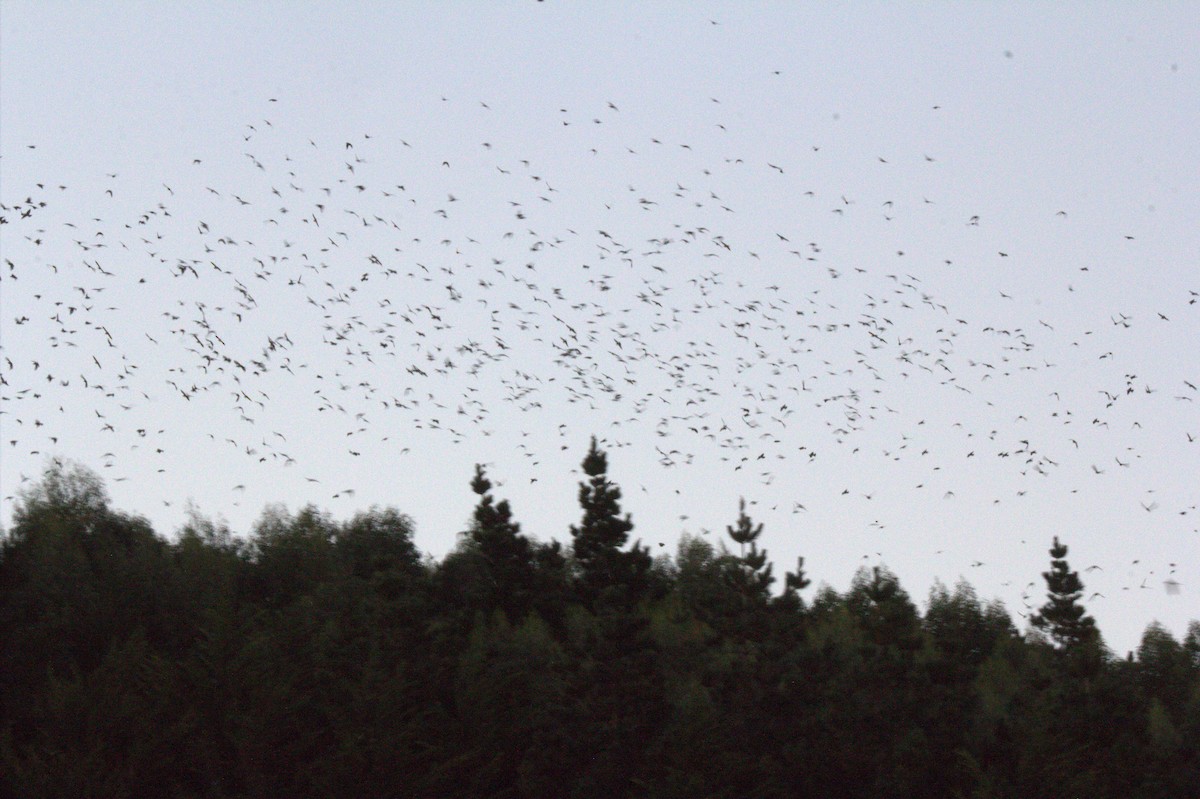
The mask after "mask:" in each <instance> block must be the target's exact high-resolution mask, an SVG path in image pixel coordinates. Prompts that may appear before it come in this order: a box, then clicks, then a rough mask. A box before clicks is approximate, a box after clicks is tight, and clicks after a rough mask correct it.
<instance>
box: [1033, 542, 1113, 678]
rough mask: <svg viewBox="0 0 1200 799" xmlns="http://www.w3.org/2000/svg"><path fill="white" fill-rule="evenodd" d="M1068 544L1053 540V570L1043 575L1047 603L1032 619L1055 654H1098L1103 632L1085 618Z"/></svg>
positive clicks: (1091, 619) (1051, 567) (1081, 591)
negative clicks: (1068, 557) (1046, 637)
mask: <svg viewBox="0 0 1200 799" xmlns="http://www.w3.org/2000/svg"><path fill="white" fill-rule="evenodd" d="M1066 557H1067V545H1066V544H1063V543H1060V542H1059V540H1058V536H1055V537H1054V545H1053V546H1052V547H1050V558H1051V560H1050V571H1048V572H1042V577H1044V578H1045V580H1046V588H1047V590H1048V593H1047V594H1046V598H1047V601H1046V604H1045V605H1043V606H1042V607H1041V609H1040V610H1039V611H1038V612H1037V613H1034V614H1033V615H1032V616H1030V618H1029V621H1030V622H1031V623H1032V624H1033V626H1034V627H1036V628H1038V629H1039V630H1042V631H1043V632H1045V633H1046V634H1047V635H1048V636H1049V637H1050V641H1051V642H1052V643H1053V645H1054V648H1055V650H1056V651H1058V652H1060V653H1063V654H1066V655H1070V656H1080V655H1084V654H1089V653H1091V654H1096V653H1097V652H1098V649H1099V645H1100V633H1099V631H1098V630H1097V629H1096V620H1095V619H1093V618H1092V617H1091V616H1087V615H1085V610H1084V608H1083V606H1082V605H1080V604H1079V598H1080V597H1081V596H1083V582H1082V581H1081V580H1080V579H1079V573H1078V572H1073V571H1071V568H1070V566H1069V565H1067V560H1066Z"/></svg>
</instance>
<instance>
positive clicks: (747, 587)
mask: <svg viewBox="0 0 1200 799" xmlns="http://www.w3.org/2000/svg"><path fill="white" fill-rule="evenodd" d="M725 530H726V532H727V533H728V534H729V537H730V538H732V539H733V540H734V542H735V543H737V545H738V558H737V560H736V561H735V562H734V564H732V565H733V568H732V569H728V570H726V576H727V579H728V580H729V581H730V583H731V584H732V586H733V588H734V590H736V591H737V592H738V593H739V594H740V595H741V596H742V597H743V599H744V601H745V602H747V603H755V604H757V603H765V602H766V601H767V600H768V598H769V597H770V592H771V584H772V583H773V582H775V578H774V577H773V576H772V574H771V570H772V565H771V564H770V563H768V562H767V553H766V551H764V550H760V549H759V548H758V543H757V539H758V537H759V536H760V535H761V534H762V531H763V526H762V524H758V525H756V524H754V522H753V521H752V520H751V519H750V517H749V516H747V515H746V500H745V499H741V500H739V502H738V519H737V526H736V527H733V526H726V528H725ZM747 548H748V549H747Z"/></svg>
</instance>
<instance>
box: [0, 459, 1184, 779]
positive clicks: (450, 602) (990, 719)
mask: <svg viewBox="0 0 1200 799" xmlns="http://www.w3.org/2000/svg"><path fill="white" fill-rule="evenodd" d="M584 471H585V473H586V475H587V477H588V480H587V482H585V483H584V484H582V485H581V487H580V494H579V498H580V503H581V505H582V508H583V512H584V515H583V519H582V521H581V523H580V524H579V525H578V526H577V527H573V528H572V529H571V531H570V533H571V541H572V547H571V548H570V550H569V551H564V550H563V549H562V548H561V547H560V545H559V544H557V543H554V542H551V543H548V544H543V543H539V542H536V541H534V540H532V539H530V538H528V537H526V536H524V535H523V534H522V533H521V532H520V527H519V525H518V524H517V523H516V521H515V520H514V518H513V513H512V510H511V508H510V507H509V505H508V503H507V502H505V501H503V500H501V501H497V500H495V499H494V498H493V496H492V494H491V489H492V484H491V482H490V481H489V480H488V479H487V477H486V475H485V474H484V472H483V469H482V468H479V469H477V471H476V474H475V476H474V480H473V481H472V483H471V487H472V489H473V490H474V492H475V493H476V495H477V496H478V497H479V504H478V505H477V507H476V509H475V513H474V515H473V517H472V519H471V521H470V523H469V526H468V529H467V531H466V532H465V533H464V535H463V537H462V539H461V541H460V545H459V547H458V548H457V549H456V550H455V551H454V552H452V553H451V554H450V555H448V556H447V557H446V558H444V559H443V560H442V561H441V562H440V563H435V562H432V561H430V560H423V559H422V556H421V554H420V553H419V552H418V551H417V549H416V547H415V546H414V545H413V540H412V534H413V525H412V522H411V520H409V519H408V518H407V517H406V516H404V515H402V514H400V513H399V512H397V511H395V510H391V509H383V510H381V509H375V508H373V509H371V510H369V511H367V512H365V513H361V514H359V515H357V516H355V517H354V518H353V519H351V520H350V521H348V522H344V523H339V522H336V521H334V520H333V519H331V518H330V517H328V516H327V515H326V514H324V513H322V512H320V511H318V510H316V509H315V508H305V509H302V510H301V511H299V512H298V513H296V514H294V515H293V514H290V513H288V512H286V511H284V510H282V509H270V510H268V511H267V512H266V513H265V514H264V515H263V517H262V519H261V521H260V522H259V523H258V525H256V527H255V529H254V531H253V532H252V533H251V534H250V535H249V536H247V537H245V538H240V537H235V536H233V535H232V534H231V533H230V532H229V531H228V530H227V529H225V528H223V527H221V526H219V525H216V524H213V523H211V522H209V521H206V520H204V519H202V518H198V517H197V518H193V519H192V520H191V522H189V524H188V525H187V526H186V527H185V528H184V529H183V530H182V531H181V532H180V533H179V534H178V535H177V536H175V537H174V539H173V540H167V539H164V538H162V537H160V536H158V535H156V534H155V533H154V531H153V530H151V529H150V527H149V525H148V524H147V523H146V522H145V521H143V520H141V519H139V518H137V517H134V516H129V515H127V514H123V513H120V512H118V511H115V510H113V509H112V508H110V507H109V502H108V498H107V496H106V494H105V492H104V488H103V485H102V484H101V482H100V481H99V479H98V478H97V477H96V476H95V475H93V474H91V473H89V472H87V471H86V470H83V469H80V468H72V467H65V466H54V467H52V468H51V469H50V470H48V471H47V472H46V474H45V475H44V477H43V479H42V482H41V483H40V484H39V485H38V486H36V487H34V488H33V489H31V490H29V491H27V492H26V493H25V495H24V496H23V497H22V499H21V502H20V503H19V505H18V509H17V512H16V515H15V518H14V523H13V527H12V529H11V531H10V532H9V533H8V534H7V535H6V536H5V537H4V539H3V541H2V543H0V629H2V630H3V635H2V636H0V675H2V679H0V795H5V796H22V797H58V796H79V797H88V796H97V797H99V796H104V797H142V796H145V797H213V798H214V799H215V798H216V797H235V796H236V797H259V796H262V797H275V796H289V797H310V796H312V797H316V796H321V797H330V796H378V797H425V796H439V797H526V796H527V797H546V796H563V797H605V798H606V799H607V798H608V797H621V796H637V797H694V796H706V797H730V798H731V799H732V798H733V797H747V796H753V797H809V796H812V797H818V796H819V797H846V798H850V797H977V798H979V799H983V798H984V797H993V798H998V797H1020V798H1021V799H1025V798H1026V797H1030V798H1036V797H1067V796H1088V797H1122V799H1124V798H1125V797H1132V798H1134V799H1136V798H1138V797H1144V798H1145V799H1151V798H1155V799H1157V798H1158V797H1164V798H1165V797H1178V796H1186V795H1191V794H1193V793H1194V792H1195V787H1196V786H1197V785H1200V744H1198V743H1197V742H1198V741H1200V623H1194V624H1193V625H1192V627H1191V629H1190V630H1189V633H1188V635H1187V636H1186V638H1185V639H1184V640H1183V641H1182V642H1181V641H1177V640H1176V639H1175V638H1174V637H1173V636H1172V635H1171V634H1170V633H1169V632H1168V631H1166V630H1165V629H1163V628H1162V627H1161V626H1158V625H1151V626H1150V627H1149V628H1147V630H1146V632H1145V635H1144V636H1143V639H1142V643H1141V645H1140V646H1139V647H1138V649H1137V652H1136V653H1130V655H1129V656H1128V657H1127V658H1116V657H1114V656H1112V655H1111V654H1110V653H1108V652H1107V650H1105V649H1104V647H1103V644H1102V642H1101V638H1100V635H1099V631H1098V630H1097V629H1096V626H1095V623H1094V621H1092V619H1091V618H1090V617H1089V616H1087V614H1086V610H1085V609H1084V607H1083V606H1082V604H1081V603H1080V597H1081V596H1082V591H1083V586H1082V583H1081V582H1080V580H1079V577H1078V575H1077V574H1076V573H1075V572H1072V571H1071V570H1070V568H1069V566H1068V564H1067V562H1066V554H1067V548H1066V547H1065V546H1064V545H1062V544H1061V543H1060V542H1059V541H1058V540H1057V539H1056V540H1055V542H1054V546H1053V548H1052V549H1051V568H1050V570H1049V571H1048V572H1046V573H1045V575H1044V576H1045V579H1046V583H1047V591H1048V599H1047V603H1046V605H1045V606H1043V608H1042V609H1041V610H1040V612H1039V613H1038V614H1037V615H1036V616H1035V617H1034V620H1033V623H1034V625H1035V627H1034V628H1033V629H1032V630H1031V631H1030V632H1029V633H1028V634H1025V635H1022V634H1021V633H1019V632H1018V631H1017V629H1016V628H1015V627H1014V626H1013V624H1012V622H1011V620H1010V619H1009V617H1008V614H1007V613H1006V612H1005V610H1004V608H1003V607H1002V606H1001V605H999V604H998V603H983V602H981V601H980V600H979V599H978V598H977V597H976V595H975V593H974V591H973V590H972V588H971V587H970V586H969V585H967V584H966V583H960V584H959V585H957V586H955V588H954V589H953V591H951V590H948V589H946V588H945V587H943V586H940V585H939V586H936V587H935V588H934V590H933V591H932V592H931V593H930V596H929V599H928V603H927V607H926V610H925V612H924V614H923V615H922V613H921V612H920V611H919V609H918V608H917V606H916V605H915V604H914V603H913V601H912V600H911V598H910V597H909V595H908V593H907V592H906V591H905V590H904V589H903V588H902V587H901V585H900V581H899V579H898V578H897V577H896V576H895V575H894V574H892V573H891V572H889V571H888V570H886V569H884V568H881V567H880V568H875V569H871V570H866V569H863V570H860V571H859V573H858V574H857V575H855V577H854V580H853V582H852V584H851V586H850V589H849V590H848V591H847V592H846V593H845V594H839V593H838V592H836V591H834V590H832V589H830V588H827V587H823V588H821V589H819V590H817V591H816V593H815V595H813V596H811V597H808V598H805V597H803V596H801V592H802V591H804V590H805V589H806V588H807V587H808V585H809V580H808V578H807V576H806V575H805V574H804V569H803V559H801V561H800V563H799V564H798V566H797V569H796V571H795V572H794V573H791V574H788V575H786V577H785V579H784V581H783V582H784V585H783V592H782V594H774V593H773V592H772V587H773V584H774V579H773V576H772V567H771V564H770V563H769V561H768V560H767V553H766V552H765V551H763V550H761V549H759V547H758V544H757V540H758V538H759V536H760V534H761V532H762V525H761V524H755V523H754V522H753V520H752V519H751V518H750V517H749V516H748V514H747V513H746V506H745V503H742V505H741V506H740V508H739V513H738V517H737V519H736V521H735V523H734V524H732V525H730V526H729V527H728V528H727V533H728V536H729V543H728V544H720V545H713V544H710V543H709V542H707V541H705V540H703V539H699V538H686V537H685V539H684V540H683V541H681V542H680V545H679V549H678V552H677V553H676V555H675V557H674V558H673V559H666V558H662V559H660V560H659V561H657V562H654V561H652V560H651V558H650V556H649V554H648V552H647V551H646V550H645V549H644V548H643V547H641V546H640V545H638V544H633V545H630V544H629V535H630V533H631V532H632V529H633V526H632V522H631V520H630V519H629V517H628V516H622V514H621V509H620V502H619V500H620V490H619V489H618V488H617V487H616V486H615V485H614V484H613V483H611V482H610V481H609V479H608V476H607V461H606V458H605V455H604V453H603V452H601V451H600V449H599V448H598V446H597V444H596V442H595V441H594V440H593V442H592V446H591V448H590V451H589V452H588V455H587V458H586V459H585V461H584Z"/></svg>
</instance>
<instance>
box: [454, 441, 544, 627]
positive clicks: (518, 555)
mask: <svg viewBox="0 0 1200 799" xmlns="http://www.w3.org/2000/svg"><path fill="white" fill-rule="evenodd" d="M471 490H472V491H474V492H475V493H476V494H478V495H479V504H478V505H476V506H475V514H474V518H473V519H472V523H471V528H470V529H469V530H468V531H467V540H468V546H469V547H470V548H471V549H472V550H473V551H474V552H475V553H476V554H477V555H478V557H479V558H480V559H481V560H482V562H483V571H484V572H485V573H486V575H487V577H486V580H485V582H486V585H485V586H482V588H483V593H484V594H485V595H486V599H485V600H484V603H485V605H486V606H487V609H491V608H495V607H500V608H502V609H503V610H504V612H505V614H506V615H507V616H508V618H509V620H510V621H512V622H517V621H519V620H520V618H521V617H522V616H523V615H524V614H525V613H526V612H527V611H528V610H529V608H530V606H531V603H532V601H533V599H534V598H533V597H532V596H531V592H532V591H533V589H534V571H535V568H536V567H535V565H534V547H533V545H532V543H531V542H530V540H529V539H528V538H526V537H525V536H524V535H522V534H521V526H520V525H519V524H518V523H517V522H515V521H513V516H512V509H511V508H510V507H509V504H508V500H501V501H500V502H498V503H497V502H496V501H495V500H494V499H493V497H492V495H491V490H492V482H491V481H490V480H488V479H487V475H486V474H485V473H484V470H483V466H481V465H479V464H476V465H475V477H474V479H472V480H471Z"/></svg>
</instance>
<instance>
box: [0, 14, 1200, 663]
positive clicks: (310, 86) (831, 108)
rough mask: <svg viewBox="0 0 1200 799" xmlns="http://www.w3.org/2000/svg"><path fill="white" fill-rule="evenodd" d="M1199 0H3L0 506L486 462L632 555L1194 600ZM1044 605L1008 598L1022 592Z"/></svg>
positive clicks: (436, 505)
mask: <svg viewBox="0 0 1200 799" xmlns="http://www.w3.org/2000/svg"><path fill="white" fill-rule="evenodd" d="M1198 35H1200V9H1198V8H1197V7H1196V6H1195V5H1191V4H1109V5H1105V6H1103V7H1102V8H1101V7H1097V6H1095V5H1094V4H1083V3H1062V4H1054V5H1049V4H1022V3H1011V4H986V5H985V4H950V3H946V4H926V3H919V4H907V3H887V4H884V3H854V4H834V3H653V4H646V3H616V2H613V3H591V4H584V3H567V2H555V1H554V0H549V1H548V2H498V3H486V4H485V3H403V4H399V3H397V4H390V3H357V4H347V3H324V4H321V3H305V4H284V3H257V4H244V3H210V4H179V3H171V4H163V3H136V2H129V3H121V4H117V5H115V6H113V7H109V6H104V5H96V4H82V3H61V2H12V1H10V0H6V1H5V2H3V3H0V62H2V64H3V69H0V202H2V203H3V204H4V206H5V208H4V209H3V212H2V215H3V216H4V218H5V223H6V224H4V225H3V226H0V252H2V256H3V259H4V263H3V267H2V272H0V347H2V350H3V352H2V353H0V355H2V357H3V362H2V364H0V368H2V369H3V371H2V372H0V374H2V375H3V378H4V380H3V385H0V441H2V445H0V496H2V497H3V500H2V505H0V518H2V519H3V523H4V524H5V525H9V524H11V514H12V510H13V507H14V498H15V497H18V496H19V494H20V492H21V491H22V490H27V489H28V488H29V486H31V485H34V484H35V483H36V481H37V479H38V477H39V475H40V474H41V472H42V470H43V469H44V468H45V467H46V466H47V464H48V463H49V462H50V459H52V458H64V459H68V460H71V461H75V462H78V463H81V464H83V465H85V466H87V467H89V468H91V469H94V470H95V471H96V472H97V473H98V474H99V475H101V476H102V477H103V478H104V480H105V482H106V485H107V488H108V491H109V493H110V495H111V497H112V503H113V505H114V506H115V507H116V508H118V509H121V510H124V511H126V512H130V513H135V514H140V515H143V516H145V517H146V518H147V519H149V520H150V521H151V522H152V523H153V524H154V526H155V528H156V529H157V530H158V531H159V532H160V533H163V534H164V535H172V534H174V533H175V532H177V531H178V530H179V529H180V528H181V527H182V526H183V524H184V523H185V522H186V520H187V518H188V512H189V508H192V509H193V510H194V511H197V512H199V513H200V514H202V515H204V516H207V517H212V518H215V519H221V520H224V521H225V522H226V523H227V524H228V525H229V527H230V529H231V530H233V531H234V532H235V533H237V534H246V533H248V532H249V531H250V530H252V529H253V526H254V523H255V520H256V519H258V518H259V517H260V515H261V514H262V512H263V510H264V508H265V507H266V506H268V505H272V504H282V505H283V506H285V507H286V508H288V509H289V510H291V511H293V512H294V511H296V510H298V509H299V508H301V507H303V506H304V505H306V504H309V503H312V504H314V505H316V506H317V507H318V508H321V509H323V510H326V511H328V512H329V513H330V514H331V515H332V516H333V517H334V518H336V519H345V518H349V517H350V516H351V515H352V514H353V513H354V512H356V511H359V510H365V509H366V508H368V507H370V506H371V505H381V506H384V505H390V506H394V507H397V508H399V509H400V510H401V511H402V512H404V513H407V514H408V515H410V516H411V517H412V518H413V519H414V521H415V523H416V542H417V544H418V546H419V547H420V548H421V549H422V550H423V551H426V552H428V553H430V554H432V555H433V556H434V557H441V556H442V555H444V554H445V553H446V552H448V551H449V550H450V549H451V548H452V547H453V546H454V545H455V542H456V541H457V540H458V536H459V534H460V533H461V532H462V531H463V530H464V529H466V527H467V525H468V522H469V519H470V515H471V511H472V508H473V507H474V504H475V500H476V497H475V495H474V494H473V493H472V492H471V490H470V480H471V477H472V475H473V472H474V465H475V464H477V463H479V464H484V465H485V467H486V469H487V471H488V474H489V476H490V477H491V478H492V479H493V480H494V481H495V482H496V483H497V487H496V488H495V490H494V493H495V494H496V495H497V497H500V498H507V499H508V500H509V501H510V502H511V504H512V506H513V510H514V513H515V516H516V518H517V520H518V521H519V522H520V523H521V525H522V529H523V531H524V532H526V533H528V534H530V535H532V536H534V537H536V538H538V539H541V540H547V539H550V538H557V539H559V540H562V541H564V542H566V541H569V528H570V525H571V524H572V523H574V522H577V521H578V518H579V516H580V510H579V507H578V502H577V493H578V483H579V481H580V479H581V476H582V475H581V471H580V469H579V464H580V462H581V461H582V459H583V456H584V454H585V453H586V450H587V447H588V442H589V439H590V437H591V436H593V435H594V436H596V437H597V438H598V439H599V440H600V442H601V447H602V448H603V449H605V450H606V451H607V453H608V459H609V476H610V477H611V478H612V479H613V481H614V482H616V483H617V484H618V485H619V486H620V487H621V489H622V491H623V502H622V504H623V508H624V509H625V510H626V511H628V512H630V513H631V514H632V518H633V522H634V525H635V528H634V533H633V535H634V537H636V538H639V539H640V540H641V541H642V542H643V543H645V544H647V545H649V546H650V547H651V548H652V550H653V551H654V552H655V553H673V552H674V549H675V546H676V544H677V542H678V540H679V538H680V536H681V535H682V534H685V533H686V534H689V535H693V536H696V535H700V536H706V537H707V538H709V539H710V540H713V541H714V542H715V541H718V540H720V539H721V538H722V537H724V531H725V528H726V526H727V525H729V524H732V523H733V522H734V521H735V519H736V516H737V509H738V500H739V498H741V497H744V498H745V499H746V501H747V504H748V510H749V512H750V514H751V515H752V516H753V517H754V519H755V520H756V521H759V522H762V523H763V524H764V532H763V534H762V538H761V539H760V543H761V544H762V546H764V547H765V548H766V549H767V550H768V551H769V554H770V557H771V560H772V561H773V562H774V563H775V564H776V574H777V575H778V576H780V577H781V576H782V574H783V572H784V571H786V570H789V569H791V568H793V567H794V565H795V562H796V558H797V557H803V558H804V559H805V567H806V570H807V572H808V574H809V576H810V577H812V578H813V580H814V584H815V585H814V587H813V588H810V589H808V592H809V593H810V595H811V592H813V591H814V590H816V585H819V584H821V583H825V584H828V585H830V586H832V587H834V588H835V589H838V590H844V589H845V588H847V587H848V585H849V583H850V580H851V578H852V576H853V574H854V572H855V570H856V569H857V568H859V567H860V566H868V567H870V566H877V565H884V566H886V567H887V568H889V569H891V570H892V571H893V572H895V573H896V574H897V575H898V576H899V578H900V580H901V583H902V585H903V586H904V587H905V588H906V589H907V590H908V591H909V593H910V595H912V597H913V598H914V600H915V601H917V602H918V604H923V602H924V600H925V598H926V595H927V592H928V590H929V587H930V586H931V585H932V584H933V582H934V581H935V580H937V579H940V580H941V581H942V582H943V583H945V584H947V585H950V586H953V584H954V583H956V582H957V581H958V580H960V579H966V580H967V581H969V582H970V583H971V584H972V585H973V586H974V587H975V589H976V591H977V592H978V593H979V595H980V596H981V597H982V598H984V599H990V598H998V599H1001V600H1002V601H1004V603H1005V604H1006V606H1007V608H1008V609H1009V611H1010V613H1012V614H1013V616H1014V621H1015V622H1016V623H1017V624H1018V627H1021V628H1024V627H1025V624H1026V620H1025V618H1024V617H1025V616H1026V615H1027V614H1028V613H1029V612H1030V610H1031V609H1036V607H1038V606H1040V605H1041V604H1042V602H1043V601H1044V594H1045V587H1044V582H1043V580H1042V578H1041V572H1043V571H1045V570H1046V569H1047V568H1048V567H1049V555H1048V552H1047V550H1048V548H1049V546H1050V544H1051V541H1052V539H1053V537H1054V536H1059V537H1061V538H1062V540H1063V541H1064V542H1065V543H1067V544H1068V545H1069V547H1070V554H1069V556H1068V560H1069V562H1070V564H1071V566H1072V568H1074V569H1076V570H1078V571H1079V572H1080V575H1081V577H1082V578H1083V581H1084V583H1085V586H1086V589H1085V596H1084V603H1085V605H1086V607H1087V609H1088V611H1089V612H1090V613H1092V614H1093V615H1094V616H1095V617H1096V618H1097V620H1098V622H1099V624H1100V627H1101V630H1102V631H1103V633H1104V635H1105V637H1106V640H1107V642H1108V643H1109V645H1110V646H1111V647H1112V648H1113V649H1114V650H1115V651H1116V652H1117V653H1118V654H1124V652H1125V651H1127V650H1130V649H1133V648H1135V647H1136V645H1137V642H1138V640H1139V637H1140V635H1141V632H1142V631H1143V630H1144V629H1145V627H1146V625H1148V624H1149V623H1150V622H1151V621H1154V620H1157V621H1159V622H1160V623H1162V624H1163V625H1164V626H1166V628H1167V629H1169V630H1171V631H1172V632H1173V633H1174V634H1175V635H1176V636H1182V635H1183V633H1184V632H1185V630H1186V627H1187V622H1188V620H1189V619H1192V618H1198V617H1200V603H1197V602H1196V597H1197V596H1198V591H1200V507H1198V506H1200V391H1198V390H1197V386H1200V354H1198V353H1200V347H1198V346H1197V344H1198V343H1200V256H1198V254H1200V149H1198V148H1197V147H1196V146H1195V138H1194V137H1195V131H1196V130H1198V129H1200V60H1198V59H1197V55H1196V49H1195V46H1194V45H1195V41H1196V40H1197V36H1198ZM1018 614H1019V615H1018Z"/></svg>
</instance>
